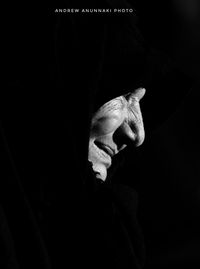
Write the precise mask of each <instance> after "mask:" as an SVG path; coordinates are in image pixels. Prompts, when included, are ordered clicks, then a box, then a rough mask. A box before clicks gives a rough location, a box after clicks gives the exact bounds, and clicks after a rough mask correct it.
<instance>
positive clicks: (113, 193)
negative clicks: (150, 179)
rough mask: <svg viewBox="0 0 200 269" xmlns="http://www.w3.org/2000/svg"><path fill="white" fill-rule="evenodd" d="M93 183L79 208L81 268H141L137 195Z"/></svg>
mask: <svg viewBox="0 0 200 269" xmlns="http://www.w3.org/2000/svg"><path fill="white" fill-rule="evenodd" d="M93 180H94V181H93V182H91V184H93V187H92V188H90V192H89V193H88V194H87V196H86V197H85V199H83V202H82V206H81V220H80V230H79V232H80V238H81V239H80V241H79V242H81V250H79V251H80V253H81V254H82V255H80V256H81V257H82V256H83V257H82V259H83V260H84V263H83V264H84V265H85V266H87V268H117V269H119V268H121V269H122V268H123V269H126V268H133V269H135V268H138V269H140V268H142V267H143V264H144V259H145V249H144V242H143V235H142V233H141V230H140V227H139V224H138V221H137V193H136V192H135V191H134V190H133V189H130V188H129V187H126V186H123V185H118V184H111V183H109V182H102V181H97V180H96V179H95V178H93ZM79 247H80V246H79Z"/></svg>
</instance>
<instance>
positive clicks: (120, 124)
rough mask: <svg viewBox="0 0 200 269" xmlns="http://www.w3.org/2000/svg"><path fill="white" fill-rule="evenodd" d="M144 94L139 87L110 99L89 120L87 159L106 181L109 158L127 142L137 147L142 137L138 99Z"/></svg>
mask: <svg viewBox="0 0 200 269" xmlns="http://www.w3.org/2000/svg"><path fill="white" fill-rule="evenodd" d="M144 94H145V89H144V88H139V89H136V90H134V91H133V92H130V93H128V94H126V95H122V96H119V97H116V98H114V99H112V100H111V101H109V102H107V103H105V104H104V105H103V106H101V107H100V108H99V110H98V111H97V112H96V113H95V114H94V116H93V118H92V122H91V130H90V139H89V154H88V159H89V161H91V162H92V167H93V170H94V172H95V173H96V177H97V178H100V179H102V180H103V181H105V180H106V177H107V169H108V168H109V167H110V166H111V164H112V157H113V156H114V155H115V154H117V153H118V152H120V151H121V150H123V149H124V148H125V147H126V146H127V145H128V144H130V143H132V144H133V145H134V146H136V147H138V146H140V145H141V144H142V143H143V141H144V137H145V132H144V126H143V119H142V113H141V110H140V104H139V101H140V100H141V99H142V97H143V96H144Z"/></svg>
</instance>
